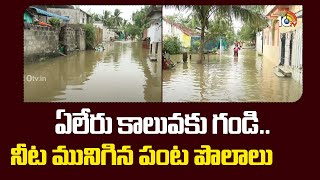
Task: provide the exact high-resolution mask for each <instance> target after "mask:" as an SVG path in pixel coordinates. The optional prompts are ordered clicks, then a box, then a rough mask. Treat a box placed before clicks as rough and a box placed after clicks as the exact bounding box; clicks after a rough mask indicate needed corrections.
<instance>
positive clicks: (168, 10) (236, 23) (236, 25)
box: [162, 7, 242, 32]
mask: <svg viewBox="0 0 320 180" xmlns="http://www.w3.org/2000/svg"><path fill="white" fill-rule="evenodd" d="M162 14H163V16H168V15H169V16H170V15H174V14H182V15H183V17H187V16H188V15H189V14H190V11H179V10H177V9H175V8H167V7H166V8H164V9H163V12H162ZM232 23H233V28H234V30H235V32H237V31H238V30H240V28H241V26H242V23H241V21H239V20H234V21H233V22H232Z"/></svg>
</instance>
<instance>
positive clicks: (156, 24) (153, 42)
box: [147, 5, 162, 59]
mask: <svg viewBox="0 0 320 180" xmlns="http://www.w3.org/2000/svg"><path fill="white" fill-rule="evenodd" d="M147 17H148V19H149V21H150V27H149V28H148V31H147V37H148V38H150V54H151V56H150V57H151V59H155V58H156V56H157V55H158V57H161V49H162V48H161V46H162V45H161V42H162V38H161V37H162V25H161V22H162V21H161V18H162V6H158V5H154V6H151V7H150V9H149V13H148V15H147ZM156 59H157V58H156Z"/></svg>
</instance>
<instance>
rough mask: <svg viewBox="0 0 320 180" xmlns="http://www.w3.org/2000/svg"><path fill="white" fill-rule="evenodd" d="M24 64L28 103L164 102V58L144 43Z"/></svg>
mask: <svg viewBox="0 0 320 180" xmlns="http://www.w3.org/2000/svg"><path fill="white" fill-rule="evenodd" d="M105 48H106V49H105V50H104V51H81V52H76V53H73V54H71V55H68V56H60V57H57V58H52V59H48V60H46V61H43V62H38V63H32V64H25V66H24V101H25V102H160V101H161V71H162V69H161V61H150V60H149V59H148V52H149V51H148V49H144V48H142V43H141V42H131V41H123V42H113V43H109V44H106V45H105Z"/></svg>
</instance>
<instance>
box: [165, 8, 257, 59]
mask: <svg viewBox="0 0 320 180" xmlns="http://www.w3.org/2000/svg"><path fill="white" fill-rule="evenodd" d="M169 6H171V7H175V8H177V9H180V10H191V11H192V12H193V13H194V16H195V17H197V18H198V20H199V23H200V28H201V38H200V60H199V63H202V61H203V59H204V43H205V30H206V29H208V27H209V19H210V17H212V16H216V15H223V16H224V17H225V18H229V19H230V20H232V19H240V20H242V21H243V22H246V23H254V22H257V21H260V20H261V19H262V17H261V14H259V13H258V12H257V9H259V7H258V6H255V7H251V9H250V8H248V7H247V6H242V5H212V6H192V5H174V6H172V5H169ZM260 9H261V8H260Z"/></svg>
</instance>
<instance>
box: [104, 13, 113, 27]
mask: <svg viewBox="0 0 320 180" xmlns="http://www.w3.org/2000/svg"><path fill="white" fill-rule="evenodd" d="M102 22H103V25H104V26H106V27H108V28H112V27H113V19H112V14H111V12H110V11H108V10H106V11H103V18H102Z"/></svg>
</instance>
